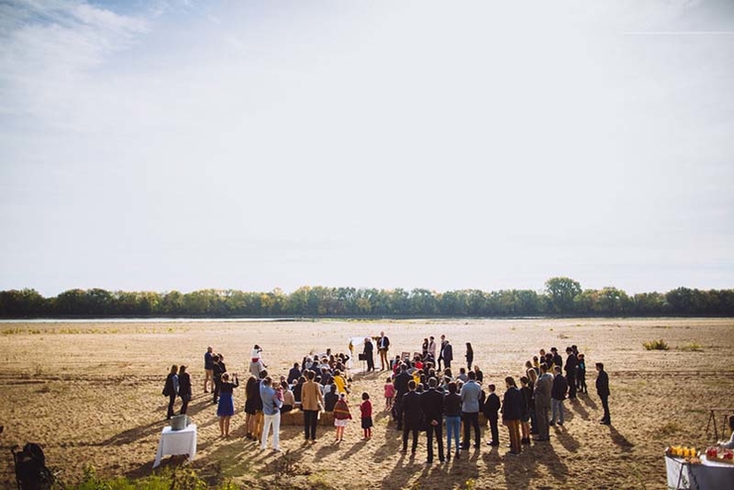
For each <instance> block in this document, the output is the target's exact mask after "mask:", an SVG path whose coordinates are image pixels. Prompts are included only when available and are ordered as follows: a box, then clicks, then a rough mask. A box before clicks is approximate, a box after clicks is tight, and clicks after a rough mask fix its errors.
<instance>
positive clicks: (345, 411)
mask: <svg viewBox="0 0 734 490" xmlns="http://www.w3.org/2000/svg"><path fill="white" fill-rule="evenodd" d="M351 418H352V414H351V413H349V405H347V397H346V394H345V393H340V394H339V400H338V401H337V402H336V405H335V406H334V427H336V439H335V440H334V442H335V443H336V442H341V441H342V440H344V428H345V427H346V426H347V424H348V423H349V420H351Z"/></svg>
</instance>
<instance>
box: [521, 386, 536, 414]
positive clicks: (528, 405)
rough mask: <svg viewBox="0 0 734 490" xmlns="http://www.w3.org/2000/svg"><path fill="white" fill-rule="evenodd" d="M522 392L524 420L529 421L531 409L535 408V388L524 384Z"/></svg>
mask: <svg viewBox="0 0 734 490" xmlns="http://www.w3.org/2000/svg"><path fill="white" fill-rule="evenodd" d="M520 393H521V394H522V418H521V419H520V420H522V421H523V422H527V420H528V419H529V418H530V410H531V409H532V408H533V405H532V404H533V390H532V389H531V388H530V387H529V386H523V387H522V388H520Z"/></svg>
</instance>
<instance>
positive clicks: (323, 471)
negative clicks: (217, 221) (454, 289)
mask: <svg viewBox="0 0 734 490" xmlns="http://www.w3.org/2000/svg"><path fill="white" fill-rule="evenodd" d="M381 330H384V331H385V332H386V334H387V335H388V336H389V337H390V339H391V343H392V348H391V354H392V356H394V355H395V354H396V353H400V352H402V351H410V352H412V351H416V350H420V346H421V342H422V340H423V338H424V337H427V336H429V335H434V336H435V337H436V338H438V337H439V336H440V335H441V334H446V336H447V337H448V338H449V339H450V340H451V341H452V344H453V345H454V351H455V357H456V361H455V362H454V366H455V367H458V366H459V365H461V364H462V363H461V361H462V360H463V355H464V345H465V343H466V342H471V343H472V345H473V346H474V352H475V357H474V363H475V364H478V365H480V366H481V368H482V370H483V371H484V375H485V384H487V383H494V384H496V385H498V387H499V386H504V383H503V379H504V377H505V376H507V375H513V376H516V377H518V376H520V375H521V373H522V372H523V371H524V368H523V365H524V363H525V361H526V360H528V359H530V358H531V357H532V356H533V355H534V354H537V352H538V350H539V349H540V348H545V349H548V348H550V347H552V346H556V347H558V348H559V350H560V349H563V348H565V347H566V346H567V345H571V344H576V345H578V346H579V349H580V350H581V352H584V353H585V354H586V360H587V366H588V383H589V386H590V388H591V389H590V392H589V395H588V396H587V395H581V396H580V397H579V400H578V402H575V403H571V402H569V401H566V402H565V403H566V418H567V422H566V424H565V425H564V426H563V427H555V428H551V442H550V444H549V443H538V444H537V445H536V444H533V445H532V446H530V447H527V446H526V447H525V448H524V452H523V453H522V454H521V455H520V456H518V457H513V456H510V455H507V452H508V451H509V449H507V448H506V447H505V443H507V442H508V437H507V432H506V430H505V429H504V428H500V438H501V442H502V444H501V446H500V447H499V448H490V447H489V446H486V445H484V446H482V447H481V448H480V449H478V450H474V449H471V450H469V451H466V452H465V453H464V454H463V455H462V457H461V458H460V459H452V460H451V461H450V462H448V463H445V464H439V463H438V461H436V462H435V463H434V464H433V465H430V466H428V465H425V464H424V461H425V456H426V449H425V435H423V438H422V439H421V442H420V445H419V447H418V454H417V455H416V457H415V458H410V457H409V455H403V454H401V453H400V452H399V449H400V446H401V442H400V434H399V433H398V431H397V430H395V428H394V425H393V424H392V423H389V417H388V416H387V414H386V413H385V412H383V411H382V410H381V409H382V407H383V397H382V393H383V388H382V387H383V385H384V382H385V378H386V374H385V373H380V372H377V373H374V374H369V375H363V374H362V372H361V366H359V365H357V366H355V369H353V371H352V373H351V374H352V376H353V378H354V382H353V390H352V392H353V393H354V394H355V395H359V394H360V393H361V392H362V391H367V392H369V393H370V394H371V395H372V399H373V403H374V406H375V409H376V410H375V416H374V417H373V418H374V420H375V428H374V433H373V438H372V440H370V441H368V442H363V441H361V440H360V439H361V430H360V428H359V419H358V408H357V405H358V401H357V396H355V395H352V397H351V400H350V404H351V406H352V409H353V413H354V412H356V416H355V420H354V421H353V422H352V424H351V425H350V427H348V428H347V431H346V437H345V441H344V442H343V443H341V444H340V445H334V444H332V441H333V430H334V429H333V427H329V428H326V427H319V429H318V433H317V437H318V438H319V440H318V442H317V443H316V444H315V445H313V446H312V445H303V444H302V432H301V431H302V428H301V427H297V426H284V427H282V431H281V440H282V442H281V447H282V449H283V450H284V453H281V454H276V453H272V452H271V451H267V452H261V451H259V449H258V447H257V445H256V444H255V443H253V442H251V441H249V440H247V439H245V438H244V437H243V436H244V430H243V427H242V425H243V422H244V413H243V412H242V407H243V406H244V389H239V390H238V391H236V392H235V400H236V407H237V409H238V413H237V414H236V415H235V416H234V417H233V418H232V426H233V431H232V432H233V437H231V438H229V439H222V438H220V437H219V429H218V424H217V417H216V407H215V406H214V405H212V403H211V400H210V395H204V393H203V392H202V383H203V354H204V352H205V350H206V346H207V345H213V346H214V348H215V351H217V352H221V353H223V354H224V355H225V361H226V363H227V366H228V370H229V371H230V372H231V371H236V372H239V373H246V372H247V364H246V362H247V360H248V359H247V358H248V356H249V352H250V349H251V348H252V345H253V344H254V343H258V344H260V345H261V346H262V347H263V349H264V353H263V354H264V358H265V362H266V363H267V364H268V365H269V369H268V370H269V372H270V373H271V374H286V373H287V370H288V368H289V367H290V366H291V365H292V363H293V362H294V361H299V362H300V360H301V358H302V357H303V356H304V355H306V354H308V353H310V352H324V351H325V350H326V349H327V348H331V349H332V350H333V351H334V352H342V351H344V352H346V351H347V347H348V339H349V338H351V337H355V336H366V335H378V334H379V332H380V331H381ZM0 333H1V335H0V347H1V349H0V353H1V357H0V424H3V425H4V426H5V431H4V433H2V434H1V435H0V449H1V450H2V452H3V453H4V454H5V456H4V457H3V458H2V459H3V460H4V461H5V463H4V464H2V465H0V486H1V487H2V488H10V487H12V486H13V485H14V474H13V464H12V457H11V454H10V448H11V447H12V446H13V445H15V444H21V445H22V444H23V443H25V442H27V441H33V442H37V443H39V444H41V445H42V447H43V448H44V450H45V452H46V456H47V460H48V464H49V465H50V466H53V467H56V468H60V469H63V473H62V477H63V479H65V480H66V481H68V482H74V481H77V480H78V479H79V478H80V476H81V474H82V469H83V467H84V465H85V464H92V465H94V466H95V467H96V469H97V472H98V473H99V474H101V475H103V476H115V475H123V476H129V477H139V476H144V475H148V474H150V473H151V471H152V470H151V466H152V464H153V460H154V457H155V453H156V448H157V445H158V439H159V435H160V431H161V429H162V428H163V427H164V426H165V425H166V421H165V411H166V399H165V398H164V397H163V396H161V389H162V387H163V382H164V380H165V376H166V373H167V372H168V368H169V367H170V365H171V364H182V363H183V364H186V365H188V366H189V372H190V373H191V376H192V382H193V385H194V399H193V400H192V402H191V405H190V408H189V415H191V416H192V418H193V421H194V422H195V423H196V424H197V425H198V427H199V432H198V453H197V455H196V460H195V461H194V462H193V467H194V468H196V469H197V471H199V473H200V474H201V475H202V476H203V477H205V478H206V479H207V480H208V481H210V482H216V481H222V480H224V479H227V478H231V479H233V481H234V482H236V483H238V484H242V485H243V486H247V487H250V488H323V489H327V488H343V487H349V488H382V489H401V488H445V489H452V488H481V489H484V488H486V489H491V488H559V487H560V486H561V485H572V486H573V487H575V488H599V489H604V488H664V487H665V463H664V460H663V450H664V448H665V447H666V446H667V445H670V444H684V445H694V446H696V447H697V448H703V447H705V446H706V445H707V444H710V443H712V442H713V441H714V434H713V429H711V428H710V429H709V430H708V431H707V430H706V426H707V421H708V417H709V409H710V408H725V409H729V410H731V412H730V413H734V399H732V397H731V393H733V392H734V376H732V375H733V374H734V368H733V367H732V364H731V362H730V359H731V352H732V351H733V350H734V320H732V319H669V318H664V319H559V320H551V319H518V320H449V321H433V320H431V321H419V320H416V321H379V322H364V321H317V322H107V323H27V324H25V323H23V324H19V323H0ZM653 339H664V340H665V341H666V342H667V343H668V344H669V346H670V350H668V351H646V350H645V349H644V348H643V346H642V343H643V342H644V341H648V340H653ZM564 357H565V356H564ZM597 361H602V362H604V363H605V365H606V367H607V371H608V372H609V376H610V386H611V392H612V395H611V397H610V406H611V413H612V422H613V425H611V426H604V425H599V423H598V420H599V418H600V417H601V413H602V411H601V404H600V402H599V398H598V397H597V396H596V393H595V392H594V390H593V386H594V379H595V373H594V372H593V365H594V363H595V362H597ZM377 366H378V369H379V362H378V364H377ZM499 391H500V393H501V392H503V391H504V389H501V390H499ZM179 406H180V402H179V403H177V408H178V407H179ZM723 416H724V412H718V413H717V420H716V422H717V424H718V425H719V427H720V426H721V423H722V420H723ZM720 436H721V434H720ZM484 439H485V440H486V439H487V438H486V436H485V437H484ZM179 464H185V462H184V461H183V458H182V457H174V458H171V457H166V458H165V459H164V463H163V465H162V466H161V467H162V468H170V467H172V466H175V465H179Z"/></svg>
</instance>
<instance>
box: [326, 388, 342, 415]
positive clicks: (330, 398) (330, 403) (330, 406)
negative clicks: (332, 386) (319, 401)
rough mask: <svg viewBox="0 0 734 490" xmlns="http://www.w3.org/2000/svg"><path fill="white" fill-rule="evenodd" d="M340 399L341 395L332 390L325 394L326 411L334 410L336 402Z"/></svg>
mask: <svg viewBox="0 0 734 490" xmlns="http://www.w3.org/2000/svg"><path fill="white" fill-rule="evenodd" d="M338 400H339V395H337V394H336V393H335V392H333V391H330V392H328V393H327V394H325V395H324V411H325V412H333V411H334V406H335V405H336V402H337V401H338Z"/></svg>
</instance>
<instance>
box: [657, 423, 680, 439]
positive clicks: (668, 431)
mask: <svg viewBox="0 0 734 490" xmlns="http://www.w3.org/2000/svg"><path fill="white" fill-rule="evenodd" d="M681 432H683V427H681V425H680V424H679V423H677V422H666V423H664V424H663V425H662V426H660V428H659V429H658V431H657V436H658V437H672V436H675V435H678V434H680V433H681Z"/></svg>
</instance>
